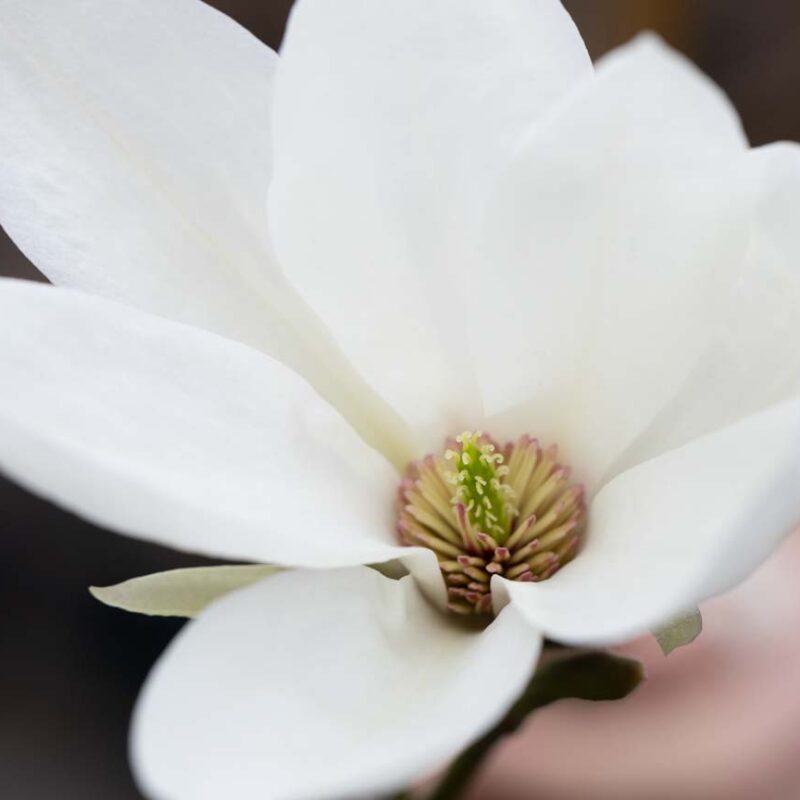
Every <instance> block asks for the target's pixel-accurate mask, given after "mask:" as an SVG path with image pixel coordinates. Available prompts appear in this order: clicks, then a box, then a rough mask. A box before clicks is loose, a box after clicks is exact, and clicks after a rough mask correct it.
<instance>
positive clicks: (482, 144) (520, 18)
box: [270, 0, 591, 445]
mask: <svg viewBox="0 0 800 800" xmlns="http://www.w3.org/2000/svg"><path fill="white" fill-rule="evenodd" d="M590 73H591V64H590V62H589V58H588V55H587V53H586V49H585V47H584V46H583V43H582V41H581V39H580V37H579V35H578V33H577V31H576V29H575V27H574V25H573V23H572V21H571V20H570V18H569V17H568V15H567V14H566V12H565V11H564V9H563V8H562V6H561V4H560V3H559V2H556V0H493V2H491V3H487V2H485V1H484V0H411V1H410V2H409V1H408V0H406V2H396V0H372V2H363V0H340V1H339V2H336V3H333V2H328V0H300V2H298V3H296V4H295V8H294V11H293V14H292V17H291V19H290V22H289V26H288V30H287V33H286V38H285V41H284V44H283V47H282V49H281V64H280V67H279V70H278V76H277V80H276V100H275V113H274V117H275V179H274V182H273V186H272V189H271V211H270V224H271V226H272V230H273V235H274V238H275V243H276V248H277V251H278V254H279V256H280V259H281V263H282V265H283V267H284V269H285V270H286V271H287V274H288V277H289V278H290V279H291V281H292V282H293V283H294V284H295V285H297V286H298V287H299V288H300V289H301V291H302V293H303V295H304V296H305V297H306V298H307V299H308V300H309V302H310V303H311V304H312V305H313V306H314V308H315V309H316V310H317V311H318V312H319V313H320V314H321V316H322V317H323V319H324V320H325V321H326V322H327V323H328V325H329V326H330V328H331V330H332V332H333V334H334V336H335V337H336V339H337V341H338V342H339V343H340V344H341V345H342V347H343V348H344V350H345V352H346V353H347V354H348V356H349V357H350V358H351V359H352V360H353V362H354V364H355V366H356V367H357V368H358V369H359V370H360V371H361V372H362V373H363V374H364V375H365V376H367V378H368V380H369V381H370V382H371V384H372V385H373V386H374V387H375V388H376V389H377V390H378V391H379V392H380V393H381V394H382V395H383V396H384V397H385V398H386V399H387V400H388V401H390V402H391V403H392V405H393V406H395V407H396V408H398V410H399V411H400V412H401V414H402V415H403V416H404V417H405V418H406V419H407V420H408V421H409V422H410V423H412V424H413V425H414V426H415V427H417V428H418V429H420V430H421V433H422V435H423V436H426V434H429V436H430V438H426V445H427V444H428V443H429V442H430V441H431V439H432V440H434V441H435V442H436V444H438V443H439V442H440V441H441V438H442V436H443V435H444V433H445V432H454V431H456V430H459V429H463V427H464V426H465V425H474V424H475V420H476V418H477V415H478V414H479V413H480V398H479V393H478V392H477V391H476V390H475V382H474V364H473V362H472V360H471V358H470V355H469V348H468V344H467V341H466V335H465V329H467V328H469V327H471V326H478V327H481V328H482V327H483V326H486V325H488V326H491V325H493V324H494V322H493V321H492V319H491V313H490V309H488V308H487V309H484V311H483V313H482V315H481V316H479V317H475V316H473V315H470V314H469V313H466V312H465V306H464V305H463V301H462V299H461V295H460V291H459V290H460V288H461V287H460V286H459V280H460V274H461V268H462V260H463V258H462V257H463V255H464V253H465V252H468V251H469V250H470V245H469V243H468V240H469V239H470V237H471V236H472V234H473V228H474V225H473V224H472V222H473V221H474V219H475V215H476V213H477V210H478V208H479V207H481V206H482V204H483V202H484V200H485V194H486V190H487V186H488V185H489V184H490V183H491V182H492V180H493V177H494V175H495V173H496V172H497V171H498V170H499V169H500V167H501V164H503V163H505V161H507V160H508V158H509V157H510V155H511V153H512V150H513V148H514V146H515V144H516V142H517V139H518V138H519V136H520V135H521V134H522V133H523V131H525V130H526V129H527V128H528V126H530V125H531V124H532V123H534V122H535V121H536V120H537V119H540V118H541V117H542V115H543V114H544V113H546V111H547V110H548V109H549V108H550V107H551V106H552V105H553V103H554V102H555V101H556V100H557V99H558V98H559V97H560V96H562V95H563V94H564V93H565V92H566V91H568V90H569V89H570V88H571V87H572V86H573V85H574V84H575V83H576V82H577V81H579V80H580V79H581V78H583V77H585V76H587V75H589V74H590Z"/></svg>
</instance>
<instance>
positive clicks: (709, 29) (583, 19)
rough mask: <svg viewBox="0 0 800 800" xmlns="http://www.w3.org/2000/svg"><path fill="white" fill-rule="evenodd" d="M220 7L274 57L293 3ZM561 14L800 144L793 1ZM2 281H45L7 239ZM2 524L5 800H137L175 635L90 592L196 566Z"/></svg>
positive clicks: (589, 35) (86, 538)
mask: <svg viewBox="0 0 800 800" xmlns="http://www.w3.org/2000/svg"><path fill="white" fill-rule="evenodd" d="M487 1H488V0H487ZM212 5H215V6H217V7H218V8H220V9H222V10H223V11H226V12H227V13H229V14H231V15H232V16H233V17H235V18H236V19H238V20H239V21H240V22H241V23H242V24H244V25H245V26H246V27H248V28H249V29H250V30H251V31H253V32H254V33H255V34H256V35H257V36H259V37H260V38H261V39H262V40H264V41H265V42H267V43H268V44H270V45H271V46H273V47H277V45H278V44H279V42H280V37H281V35H282V32H283V27H284V24H285V20H286V16H287V14H288V11H289V8H290V6H291V2H290V0H272V1H270V0H251V1H249V2H248V1H247V0H217V1H216V2H213V3H212ZM566 5H567V7H568V9H569V10H570V11H571V13H572V14H573V16H574V18H575V20H576V22H577V23H578V26H579V28H580V29H581V31H582V33H583V35H584V37H585V38H586V40H587V43H588V45H589V49H590V51H591V52H592V55H593V56H598V55H600V54H602V53H603V52H605V51H606V50H608V49H609V48H610V47H613V46H615V45H617V44H619V43H621V42H623V41H625V40H627V39H628V38H630V37H631V36H632V35H633V34H634V33H635V32H636V31H638V30H641V29H643V28H654V29H656V30H657V31H659V32H660V33H661V34H662V35H663V36H665V37H666V38H667V39H668V40H669V41H670V42H671V43H672V44H674V45H675V46H677V47H678V48H679V49H681V50H682V51H684V52H685V53H687V54H688V55H689V56H691V57H692V59H694V60H695V61H696V62H697V63H698V64H699V65H700V66H701V67H702V68H703V69H704V70H705V71H706V72H708V73H709V74H710V75H711V76H712V77H713V78H714V79H715V80H716V81H717V82H718V83H719V84H720V85H721V86H722V87H723V88H724V89H725V90H726V91H727V92H728V93H729V95H730V96H731V97H732V99H733V101H734V102H735V104H736V105H737V107H738V108H739V110H740V112H741V114H742V117H743V119H744V122H745V126H746V128H747V131H748V133H749V135H750V137H751V140H752V141H753V143H754V144H760V143H764V142H769V141H772V140H776V139H794V140H800V103H798V99H799V95H800V93H799V92H798V87H800V2H798V0H571V1H568V2H566ZM0 275H16V276H21V277H27V278H34V279H35V278H37V273H36V271H35V270H34V269H33V268H32V267H31V266H30V265H29V264H28V263H27V262H26V260H25V259H24V258H23V257H22V256H21V254H20V253H19V252H18V251H17V250H16V248H15V247H14V246H13V244H11V243H10V242H9V241H8V239H7V238H6V237H5V236H4V235H3V234H2V231H0ZM0 510H1V512H2V513H0V619H2V623H0V691H1V692H2V696H1V697H0V796H2V797H3V798H8V799H9V800H17V799H18V798H19V799H20V800H38V799H39V798H60V799H61V800H73V798H74V799H75V800H78V799H80V800H85V799H86V798H105V800H130V799H132V798H137V797H139V795H138V793H137V792H136V790H135V789H134V788H133V785H132V783H131V779H130V776H129V773H128V768H127V765H126V731H127V722H128V717H129V713H130V710H131V706H132V703H133V701H134V699H135V697H136V693H137V690H138V687H139V686H140V684H141V682H142V680H143V679H144V676H145V675H146V673H147V670H148V668H149V666H150V665H151V664H152V662H153V661H154V659H155V658H156V656H157V655H158V653H159V652H160V651H161V649H162V648H163V647H164V645H165V644H166V643H167V642H168V641H169V639H170V638H171V636H172V635H173V634H174V632H175V631H176V630H177V628H178V624H177V623H174V622H169V621H163V620H151V619H145V618H141V617H136V616H129V615H125V614H122V613H119V612H114V611H112V610H110V609H106V608H104V607H102V606H100V605H98V604H96V603H95V602H94V601H92V600H91V598H90V597H89V595H88V594H87V593H86V587H87V586H88V585H89V584H91V583H98V584H108V583H113V582H115V581H118V580H122V579H125V578H128V577H131V576H134V575H139V574H144V573H148V572H155V571H158V570H162V569H169V568H174V567H177V566H187V565H190V564H199V563H202V562H201V560H200V559H190V558H187V557H186V556H185V555H181V554H177V553H173V552H170V551H167V550H164V549H160V548H157V547H154V546H150V545H146V544H141V543H138V542H135V541H132V540H128V539H125V538H123V537H121V536H116V535H114V534H111V533H108V532H106V531H103V530H100V529H98V528H95V527H93V526H91V525H88V524H86V523H84V522H82V521H81V520H79V519H77V518H75V517H72V516H70V515H68V514H65V513H64V512H62V511H60V510H58V509H56V508H54V507H52V506H51V505H49V504H48V503H45V502H43V501H41V500H39V499H37V498H35V497H32V496H31V495H29V494H27V493H26V492H24V491H23V490H21V489H19V488H17V487H16V486H14V485H13V484H11V483H9V482H8V481H4V480H3V479H2V478H0ZM575 768H576V769H579V768H580V764H579V761H578V762H576V765H575ZM532 789H533V787H532ZM534 794H535V791H534ZM551 800H555V798H553V797H552V796H551ZM630 800H634V799H633V798H630Z"/></svg>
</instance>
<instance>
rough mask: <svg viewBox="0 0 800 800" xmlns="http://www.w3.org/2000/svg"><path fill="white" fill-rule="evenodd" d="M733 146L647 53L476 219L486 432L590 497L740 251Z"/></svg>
mask: <svg viewBox="0 0 800 800" xmlns="http://www.w3.org/2000/svg"><path fill="white" fill-rule="evenodd" d="M745 145H746V142H745V140H744V138H743V135H742V132H741V128H740V126H739V123H738V120H737V118H736V116H735V114H734V112H733V111H732V109H731V107H730V105H729V104H728V102H727V101H726V99H725V98H724V97H723V95H722V93H721V92H720V91H719V90H718V89H717V88H716V87H715V86H713V85H712V84H711V83H710V82H709V81H708V79H707V78H705V77H704V76H703V75H702V74H701V73H700V72H698V71H697V70H696V69H695V68H694V67H693V66H691V65H690V64H689V63H688V62H687V61H685V60H684V59H683V58H682V57H681V56H679V55H677V54H676V53H674V52H673V51H671V50H669V49H668V48H667V47H666V46H664V45H663V44H661V43H659V42H658V41H657V40H655V39H654V38H651V37H646V38H640V39H638V40H636V41H635V42H634V43H633V44H631V45H628V46H626V47H624V48H622V49H621V50H619V51H616V52H615V53H613V54H611V55H610V56H608V57H606V58H605V59H603V60H602V61H601V62H599V63H598V65H597V73H596V79H595V80H594V81H593V82H591V83H589V84H586V85H584V86H582V87H579V88H578V89H577V90H576V91H575V92H573V93H572V94H571V95H569V97H568V98H566V99H565V101H564V102H563V103H561V104H560V105H559V107H558V108H557V109H556V111H555V112H554V113H553V114H552V115H551V116H550V117H549V118H548V120H547V121H546V123H545V124H542V125H541V126H539V127H537V128H536V129H535V130H534V132H533V134H532V135H531V136H530V138H529V139H528V141H527V142H526V144H525V145H524V147H523V148H522V149H521V150H520V152H519V154H518V157H517V158H516V159H515V161H514V162H513V163H512V165H511V166H510V168H509V169H508V170H507V172H506V174H505V177H504V179H503V180H502V181H501V183H500V187H499V189H498V192H497V194H496V197H495V200H494V204H493V206H492V208H491V211H490V214H489V217H488V218H487V223H486V224H487V228H486V231H487V233H486V240H485V242H484V245H483V247H484V252H483V253H482V254H481V259H482V263H481V264H480V267H481V270H479V271H470V270H467V272H466V276H465V278H464V280H465V282H467V283H468V285H470V286H471V291H470V292H469V293H468V294H467V296H468V297H469V298H473V300H476V301H477V299H478V298H479V300H480V304H481V306H485V307H486V308H489V309H492V317H491V320H492V321H491V325H487V326H482V327H476V326H471V327H469V328H468V331H469V332H471V333H473V334H474V346H475V348H476V349H477V353H478V363H479V364H480V369H481V387H482V390H483V393H484V397H485V401H486V404H487V411H488V412H489V413H497V414H502V412H504V411H508V410H509V408H510V407H511V406H513V405H514V404H515V403H516V404H518V405H517V407H516V409H515V410H514V411H513V412H512V413H510V414H509V413H507V414H505V415H504V416H502V415H501V416H500V417H499V418H497V419H496V420H495V422H493V423H487V429H490V430H492V431H493V432H495V431H499V430H500V429H501V428H508V430H509V432H511V433H513V435H517V434H518V432H519V430H529V431H531V432H533V433H535V434H536V435H539V436H541V437H543V438H545V439H548V440H550V441H553V440H556V441H558V442H559V444H561V445H562V446H563V447H564V449H565V450H566V451H567V455H568V457H569V458H570V460H571V462H572V464H573V466H574V467H575V468H576V469H577V470H579V472H580V473H581V475H582V477H584V478H585V479H586V480H587V481H588V482H589V483H591V484H592V485H596V484H597V482H598V481H599V479H600V478H601V477H602V476H603V474H604V473H605V471H606V470H607V468H608V466H609V464H610V462H612V461H613V460H614V459H615V457H616V456H618V455H619V453H620V452H621V451H622V450H623V449H624V448H625V447H627V446H628V445H629V443H630V442H631V440H632V439H633V438H634V437H635V436H636V435H638V434H639V433H640V432H641V430H642V429H643V427H644V426H645V425H646V424H648V423H649V422H650V421H651V419H652V418H653V416H654V415H655V414H656V413H657V411H658V410H659V409H660V408H661V407H662V406H663V405H664V404H665V403H667V402H668V401H669V399H670V398H671V397H672V396H673V394H674V393H675V392H676V391H677V389H678V388H679V387H680V385H681V383H682V381H683V380H684V379H685V377H686V374H687V372H688V371H689V370H690V369H691V367H692V366H693V364H694V359H695V357H696V355H697V353H698V352H700V350H701V348H702V347H703V346H704V345H705V343H706V342H707V341H708V337H709V336H710V335H711V332H712V331H713V330H715V326H716V325H717V324H718V317H717V311H718V305H719V302H720V298H721V297H723V294H722V293H721V291H720V288H721V287H727V286H729V285H730V284H731V283H732V279H733V275H734V272H735V267H736V264H737V263H739V261H740V260H741V257H742V253H743V252H744V248H745V243H746V239H747V225H746V224H745V222H746V219H747V214H746V203H745V202H744V200H743V198H742V192H741V191H740V190H739V188H738V184H737V182H736V175H737V173H736V170H735V166H736V165H737V164H739V163H740V161H741V160H742V159H743V158H744V154H745Z"/></svg>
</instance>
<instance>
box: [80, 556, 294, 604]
mask: <svg viewBox="0 0 800 800" xmlns="http://www.w3.org/2000/svg"><path fill="white" fill-rule="evenodd" d="M278 570H279V568H278V567H272V566H269V565H267V564H243V565H236V566H224V567H194V568H190V569H174V570H170V571H169V572H157V573H155V574H154V575H144V576H142V577H141V578H131V579H130V580H127V581H123V582H122V583H118V584H116V585H114V586H92V587H90V589H89V591H90V592H91V593H92V596H93V597H95V598H96V599H98V600H99V601H100V602H101V603H105V604H106V605H107V606H112V607H113V608H120V609H122V610H123V611H133V612H136V613H137V614H148V615H150V616H154V617H196V616H197V615H198V614H199V613H200V612H201V611H202V610H203V609H205V608H206V607H207V606H209V605H210V604H211V603H213V602H214V601H215V600H217V599H218V598H220V597H222V596H223V595H226V594H228V592H232V591H235V590H236V589H243V588H244V587H245V586H249V585H250V584H251V583H255V582H256V581H259V580H262V579H263V578H267V577H269V576H270V575H273V574H274V573H276V572H278Z"/></svg>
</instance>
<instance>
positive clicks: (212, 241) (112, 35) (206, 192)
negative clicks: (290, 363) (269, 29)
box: [0, 0, 278, 339]
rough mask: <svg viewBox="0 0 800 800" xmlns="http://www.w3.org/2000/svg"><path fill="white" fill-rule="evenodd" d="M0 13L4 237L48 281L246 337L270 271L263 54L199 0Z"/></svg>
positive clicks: (15, 0)
mask: <svg viewBox="0 0 800 800" xmlns="http://www.w3.org/2000/svg"><path fill="white" fill-rule="evenodd" d="M0 16H2V25H0V43H2V45H1V46H0V75H2V80H1V81H0V215H2V217H1V218H2V223H3V227H4V228H6V230H7V231H8V233H9V235H10V236H11V237H12V238H13V239H14V240H15V241H16V242H17V244H18V245H19V246H20V247H21V248H22V250H23V251H24V252H25V253H26V254H27V255H28V256H29V258H30V259H31V260H32V261H33V262H34V263H35V264H36V265H37V266H38V267H39V268H40V269H41V270H42V271H43V272H44V273H45V274H46V275H47V276H48V277H49V278H50V279H51V280H52V281H53V282H54V283H57V284H64V285H69V286H73V287H76V288H79V289H83V290H86V291H92V292H97V293H99V294H103V295H106V296H109V297H113V298H115V299H118V300H122V301H125V302H129V303H131V304H134V305H138V306H141V307H143V308H145V309H147V310H151V311H155V312H158V313H162V314H165V315H167V316H173V317H175V318H179V319H182V320H184V321H189V322H193V323H196V324H200V325H203V324H205V325H207V326H208V327H210V328H214V329H217V330H221V331H222V332H224V333H226V334H228V335H232V336H235V335H237V334H238V335H239V336H240V338H250V339H252V338H253V337H254V336H255V335H256V334H255V331H256V330H257V329H259V328H262V329H263V322H260V321H259V319H258V316H259V315H263V306H259V304H258V303H257V302H255V301H254V299H253V295H257V293H258V290H259V287H260V288H263V287H264V286H266V285H268V284H267V283H266V280H267V279H268V278H271V277H272V278H274V277H275V276H276V275H277V274H278V271H277V268H276V266H275V263H274V259H273V258H272V256H271V254H270V245H269V241H268V239H267V235H266V206H267V189H268V184H269V180H270V176H271V172H272V164H271V161H272V155H271V152H270V148H271V143H270V105H271V99H272V84H273V80H274V75H275V70H276V66H277V60H278V59H277V56H276V54H275V53H274V52H272V51H271V50H270V49H269V48H268V47H266V46H265V45H263V44H261V43H260V42H259V41H258V40H257V39H256V38H255V37H253V36H251V35H250V34H249V33H248V32H247V31H246V30H245V29H244V28H241V27H240V26H239V25H237V24H236V23H235V22H233V20H231V19H229V18H228V17H226V16H224V15H223V14H220V13H219V12H217V11H215V10H214V9H212V8H211V7H210V6H208V5H206V4H205V3H202V2H199V0H160V1H159V2H152V0H150V1H147V0H145V1H144V2H141V1H138V2H137V1H136V0H118V1H117V2H116V3H115V4H114V6H113V7H111V6H109V4H108V3H107V2H105V0H41V2H37V3H29V2H26V0H0ZM259 282H260V283H259Z"/></svg>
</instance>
